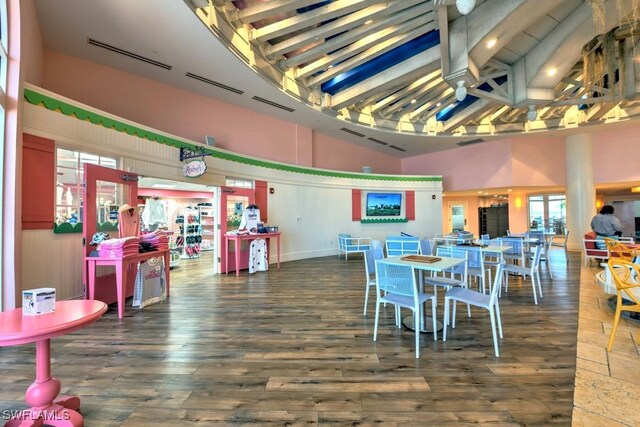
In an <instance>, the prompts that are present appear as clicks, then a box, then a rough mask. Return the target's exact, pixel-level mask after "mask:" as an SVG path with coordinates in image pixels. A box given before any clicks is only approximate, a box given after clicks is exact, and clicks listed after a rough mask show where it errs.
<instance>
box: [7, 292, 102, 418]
mask: <svg viewBox="0 0 640 427" xmlns="http://www.w3.org/2000/svg"><path fill="white" fill-rule="evenodd" d="M106 311H107V305H106V304H105V303H103V302H102V301H97V300H71V301H58V302H56V304H55V311H53V312H51V313H45V314H39V315H33V316H31V315H24V314H23V313H22V309H21V308H18V309H14V310H9V311H5V312H3V313H0V347H8V346H14V345H22V344H29V343H32V342H34V343H35V344H36V379H35V381H34V382H33V383H32V384H31V385H30V386H29V388H28V389H27V392H26V393H25V400H26V402H27V404H28V405H29V406H30V407H31V408H30V409H25V410H23V411H14V412H12V413H11V418H10V419H9V420H8V421H7V422H6V423H5V427H17V426H21V427H26V426H34V427H35V426H43V425H52V426H74V427H81V426H83V425H84V421H83V418H82V415H80V414H79V413H78V412H77V411H78V409H80V399H79V398H78V397H76V396H58V394H59V393H60V381H59V380H58V379H56V378H53V377H52V376H51V359H50V353H51V338H55V337H57V336H60V335H65V334H68V333H70V332H73V331H75V330H76V329H80V328H83V327H85V326H87V325H89V324H91V323H93V322H95V321H96V320H98V319H99V318H100V317H101V316H102V315H103V314H104V313H105V312H106ZM62 357H63V356H62ZM56 398H57V399H56Z"/></svg>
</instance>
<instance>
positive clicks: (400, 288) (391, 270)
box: [373, 260, 438, 359]
mask: <svg viewBox="0 0 640 427" xmlns="http://www.w3.org/2000/svg"><path fill="white" fill-rule="evenodd" d="M429 300H431V321H432V322H433V340H434V341H436V340H437V339H438V333H437V325H436V298H435V295H432V294H427V293H424V292H419V291H418V283H417V281H416V274H415V270H414V268H413V267H411V266H410V265H392V264H386V263H384V262H380V260H378V261H376V319H375V322H374V326H373V340H374V341H377V339H378V319H379V317H380V304H384V303H389V304H394V305H395V306H396V307H397V308H400V307H404V308H408V309H409V310H411V311H413V321H414V322H415V324H414V331H415V338H416V359H417V358H419V357H420V320H421V318H422V316H423V315H424V312H423V306H424V303H425V302H427V301H429ZM396 326H398V327H400V325H399V324H398V322H397V310H396Z"/></svg>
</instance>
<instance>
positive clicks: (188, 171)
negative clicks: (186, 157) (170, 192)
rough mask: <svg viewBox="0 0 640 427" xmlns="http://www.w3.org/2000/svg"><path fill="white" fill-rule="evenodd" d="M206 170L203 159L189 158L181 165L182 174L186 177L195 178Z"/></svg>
mask: <svg viewBox="0 0 640 427" xmlns="http://www.w3.org/2000/svg"><path fill="white" fill-rule="evenodd" d="M206 171H207V164H206V163H205V162H204V160H191V161H190V162H188V163H186V164H185V165H184V166H183V167H182V174H183V175H184V176H186V177H188V178H197V177H199V176H202V175H204V173H205V172H206Z"/></svg>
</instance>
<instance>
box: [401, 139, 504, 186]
mask: <svg viewBox="0 0 640 427" xmlns="http://www.w3.org/2000/svg"><path fill="white" fill-rule="evenodd" d="M510 141H511V140H509V139H502V140H499V141H491V142H484V143H481V144H475V145H469V146H466V147H461V148H454V149H451V150H445V151H438V152H436V153H430V154H424V155H421V156H414V157H411V158H408V159H403V160H402V173H404V174H411V175H442V184H443V187H444V190H445V191H460V190H470V189H479V188H489V187H507V186H511V185H512V179H513V176H512V163H511V144H510Z"/></svg>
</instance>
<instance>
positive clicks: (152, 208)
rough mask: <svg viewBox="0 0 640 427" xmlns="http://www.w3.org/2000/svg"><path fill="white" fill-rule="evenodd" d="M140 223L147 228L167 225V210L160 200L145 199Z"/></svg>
mask: <svg viewBox="0 0 640 427" xmlns="http://www.w3.org/2000/svg"><path fill="white" fill-rule="evenodd" d="M142 222H144V223H145V225H146V226H147V227H150V226H152V225H160V224H167V210H166V209H165V206H164V203H163V202H162V200H160V199H147V201H146V203H145V205H144V211H142Z"/></svg>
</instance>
